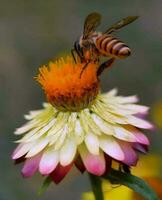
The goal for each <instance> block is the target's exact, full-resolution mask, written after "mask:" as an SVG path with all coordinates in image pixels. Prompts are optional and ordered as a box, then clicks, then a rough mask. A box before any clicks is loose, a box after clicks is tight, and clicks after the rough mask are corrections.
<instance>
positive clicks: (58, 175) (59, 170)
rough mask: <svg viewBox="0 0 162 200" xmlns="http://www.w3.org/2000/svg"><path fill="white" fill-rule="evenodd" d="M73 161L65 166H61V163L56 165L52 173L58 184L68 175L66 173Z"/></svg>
mask: <svg viewBox="0 0 162 200" xmlns="http://www.w3.org/2000/svg"><path fill="white" fill-rule="evenodd" d="M72 166H73V163H71V164H70V165H67V166H65V167H63V166H61V165H60V164H59V165H58V166H57V167H56V169H55V170H54V171H53V172H52V173H51V174H50V176H51V178H52V180H53V181H54V182H55V183H56V184H58V183H59V182H60V181H62V179H63V178H64V177H65V176H66V174H67V173H68V172H69V171H70V169H71V167H72Z"/></svg>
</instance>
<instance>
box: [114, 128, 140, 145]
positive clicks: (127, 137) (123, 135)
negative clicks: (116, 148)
mask: <svg viewBox="0 0 162 200" xmlns="http://www.w3.org/2000/svg"><path fill="white" fill-rule="evenodd" d="M113 127H114V137H116V138H118V139H120V140H124V141H128V142H136V141H137V139H136V137H135V136H134V134H132V133H131V132H130V131H128V130H127V129H125V128H123V127H122V126H118V125H114V126H113Z"/></svg>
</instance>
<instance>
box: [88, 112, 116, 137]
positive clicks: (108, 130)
mask: <svg viewBox="0 0 162 200" xmlns="http://www.w3.org/2000/svg"><path fill="white" fill-rule="evenodd" d="M91 116H92V118H93V120H94V122H95V123H96V124H97V126H98V127H99V128H100V130H101V131H102V132H103V133H105V134H108V135H112V134H113V129H112V127H111V126H110V125H109V124H108V123H107V122H106V121H104V120H103V119H102V118H100V117H99V116H97V115H96V114H92V115H91Z"/></svg>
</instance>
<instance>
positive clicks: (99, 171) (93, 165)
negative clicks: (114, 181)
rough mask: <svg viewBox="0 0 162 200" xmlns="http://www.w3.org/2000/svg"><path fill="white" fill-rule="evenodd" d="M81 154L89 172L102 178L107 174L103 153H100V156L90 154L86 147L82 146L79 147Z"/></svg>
mask: <svg viewBox="0 0 162 200" xmlns="http://www.w3.org/2000/svg"><path fill="white" fill-rule="evenodd" d="M79 153H80V156H81V158H82V161H83V163H84V165H85V167H86V169H87V171H88V172H90V173H92V174H94V175H97V176H101V175H103V174H104V173H105V170H106V164H105V158H104V154H103V152H102V151H100V152H99V155H93V154H91V153H89V151H88V150H87V148H86V146H85V145H83V144H82V145H80V147H79Z"/></svg>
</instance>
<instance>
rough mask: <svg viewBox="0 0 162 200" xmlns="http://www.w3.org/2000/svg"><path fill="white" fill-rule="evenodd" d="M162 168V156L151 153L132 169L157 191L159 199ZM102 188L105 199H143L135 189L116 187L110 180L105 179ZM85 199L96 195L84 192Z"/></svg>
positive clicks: (92, 198)
mask: <svg viewBox="0 0 162 200" xmlns="http://www.w3.org/2000/svg"><path fill="white" fill-rule="evenodd" d="M161 169H162V158H161V157H160V156H157V155H149V156H147V157H144V156H143V157H142V158H141V159H140V161H139V162H138V165H137V167H136V168H133V169H132V173H133V174H135V175H136V176H140V177H142V178H144V180H145V181H146V182H148V184H149V185H150V186H151V187H152V188H153V189H154V190H155V191H156V193H157V195H158V197H159V199H162V191H161V187H162V179H161V178H160V176H161ZM102 189H103V192H104V199H105V200H109V199H111V200H116V199H121V200H143V198H142V197H141V196H139V195H138V194H137V193H135V192H134V191H133V190H131V189H129V188H127V187H125V186H120V187H115V188H113V187H112V185H111V184H110V183H109V182H108V181H103V184H102ZM82 199H83V200H94V199H95V198H94V195H93V193H92V192H86V193H84V194H83V197H82Z"/></svg>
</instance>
